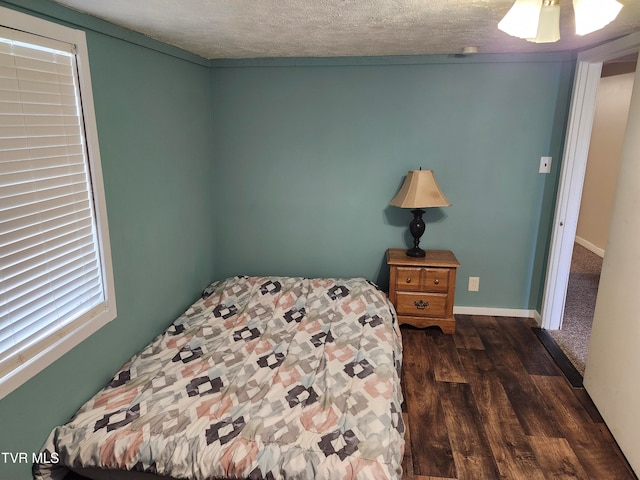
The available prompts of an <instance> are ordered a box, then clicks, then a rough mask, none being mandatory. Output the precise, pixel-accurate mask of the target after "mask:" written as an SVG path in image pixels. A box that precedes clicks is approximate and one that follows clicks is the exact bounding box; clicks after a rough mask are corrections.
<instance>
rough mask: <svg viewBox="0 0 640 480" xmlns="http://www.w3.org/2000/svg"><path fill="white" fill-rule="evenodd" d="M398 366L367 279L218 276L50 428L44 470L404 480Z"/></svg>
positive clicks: (199, 479) (384, 307)
mask: <svg viewBox="0 0 640 480" xmlns="http://www.w3.org/2000/svg"><path fill="white" fill-rule="evenodd" d="M401 363H402V342H401V337H400V331H399V328H398V324H397V321H396V318H395V313H394V310H393V307H392V306H391V304H390V303H389V301H388V300H387V297H386V295H385V294H384V292H381V291H380V290H379V289H378V288H377V287H376V286H375V285H374V284H372V283H370V282H368V281H367V280H365V279H362V278H353V279H328V278H327V279H306V278H289V277H245V276H241V277H234V278H229V279H226V280H222V281H218V282H214V283H213V284H211V285H210V286H209V287H207V289H206V290H205V292H204V293H203V298H201V299H200V300H198V301H197V302H196V303H194V304H193V305H192V306H191V307H190V308H189V309H188V310H187V311H186V312H185V313H184V314H183V315H181V316H180V317H179V318H178V319H177V320H176V321H175V322H173V324H171V325H170V326H169V328H168V329H167V330H166V331H165V332H164V333H163V334H162V335H160V336H158V337H157V338H156V339H155V340H154V341H153V342H152V343H151V344H150V345H148V346H147V347H146V348H145V349H144V350H142V351H141V352H140V353H139V354H137V355H136V356H134V357H133V358H132V359H131V360H130V361H129V362H127V363H126V364H125V365H124V366H123V367H122V368H121V369H120V370H119V371H118V372H117V373H116V375H115V376H114V377H113V380H112V381H111V382H110V383H109V384H108V385H107V386H106V387H105V388H104V389H102V390H101V391H100V392H98V393H97V394H96V395H95V396H94V397H93V398H92V399H91V400H89V401H88V402H87V403H86V404H85V405H84V406H82V407H81V408H80V410H79V411H78V412H77V413H76V415H75V416H74V417H73V418H72V419H71V420H70V421H69V422H68V423H67V424H65V425H62V426H59V427H57V428H55V429H54V430H53V431H52V432H51V434H50V436H49V438H48V439H47V441H46V442H45V444H44V446H43V448H42V450H41V455H40V458H43V459H52V460H57V462H55V463H54V462H50V463H47V462H42V463H36V464H34V466H33V474H34V478H35V479H36V480H59V479H62V478H64V477H65V476H66V475H67V474H68V473H69V472H70V471H73V472H77V473H79V474H81V475H83V476H86V477H88V478H94V479H97V480H103V479H107V478H108V479H120V478H122V479H127V480H128V479H167V478H169V479H178V480H182V479H189V480H204V479H207V480H209V479H235V478H241V479H251V480H293V479H295V480H311V479H315V480H321V479H326V480H337V479H340V480H356V479H358V480H365V479H366V480H383V479H385V480H386V479H400V478H401V474H402V469H401V460H402V454H403V448H404V435H403V434H404V425H403V423H402V414H401V402H402V394H401V389H400V368H401Z"/></svg>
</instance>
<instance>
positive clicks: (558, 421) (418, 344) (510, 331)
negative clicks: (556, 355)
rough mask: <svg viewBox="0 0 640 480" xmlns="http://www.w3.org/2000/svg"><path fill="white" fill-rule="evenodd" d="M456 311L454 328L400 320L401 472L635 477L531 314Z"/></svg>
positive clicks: (418, 477)
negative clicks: (403, 438) (425, 326)
mask: <svg viewBox="0 0 640 480" xmlns="http://www.w3.org/2000/svg"><path fill="white" fill-rule="evenodd" d="M456 319H457V325H456V328H457V331H456V334H455V335H444V334H442V333H440V331H439V330H432V329H425V330H418V329H414V328H412V327H408V326H403V327H402V337H403V344H404V353H403V355H404V359H403V375H402V382H403V388H404V394H405V403H404V406H403V415H404V419H405V424H406V426H407V434H406V439H407V442H406V447H405V456H404V460H403V469H404V476H403V480H427V479H429V480H444V479H459V480H462V479H465V480H466V479H469V480H485V479H486V480H498V479H527V480H529V479H530V480H538V479H547V480H550V479H554V480H556V479H596V480H601V479H602V480H636V476H635V475H634V474H633V472H632V470H631V469H630V467H629V466H628V464H627V462H626V460H625V459H624V457H623V455H622V453H621V452H620V449H619V448H618V446H617V445H616V443H615V441H614V440H613V437H612V436H611V433H610V432H609V430H608V429H607V427H606V425H605V424H604V423H603V421H602V418H601V417H600V415H599V414H598V411H597V410H596V408H595V407H594V406H593V403H592V402H591V399H590V398H589V396H588V395H587V393H586V392H585V390H583V389H574V388H572V387H571V385H570V384H569V383H568V382H567V380H566V378H565V377H564V376H563V375H562V373H561V371H560V370H559V368H558V367H557V365H556V364H555V363H554V361H553V359H552V358H551V356H550V355H549V354H548V353H547V351H546V350H545V348H544V347H543V345H542V344H541V343H540V341H539V340H538V339H537V337H536V336H535V334H534V333H533V331H532V330H531V327H532V326H534V325H535V322H534V321H533V320H527V319H516V318H501V317H487V316H465V315H456Z"/></svg>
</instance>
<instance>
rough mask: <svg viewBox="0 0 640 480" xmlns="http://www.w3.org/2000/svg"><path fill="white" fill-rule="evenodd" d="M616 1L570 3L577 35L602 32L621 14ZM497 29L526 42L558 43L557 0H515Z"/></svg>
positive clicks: (558, 9)
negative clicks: (600, 30) (601, 30)
mask: <svg viewBox="0 0 640 480" xmlns="http://www.w3.org/2000/svg"><path fill="white" fill-rule="evenodd" d="M621 9H622V5H621V4H620V3H619V2H617V1H616V0H573V10H574V12H575V17H576V33H577V34H578V35H586V34H588V33H591V32H595V31H596V30H599V29H601V28H602V27H604V26H605V25H607V24H608V23H610V22H611V21H613V20H614V19H615V18H616V17H617V16H618V13H620V10H621ZM498 28H499V29H500V30H502V31H503V32H505V33H508V34H509V35H511V36H513V37H518V38H524V39H525V40H528V41H529V42H535V43H551V42H557V41H558V40H560V0H516V1H515V3H514V4H513V6H512V7H511V9H510V10H509V11H508V12H507V14H506V15H505V16H504V18H503V19H502V20H501V21H500V23H498Z"/></svg>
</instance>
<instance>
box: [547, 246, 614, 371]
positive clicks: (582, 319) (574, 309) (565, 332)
mask: <svg viewBox="0 0 640 480" xmlns="http://www.w3.org/2000/svg"><path fill="white" fill-rule="evenodd" d="M601 270H602V258H600V257H599V256H598V255H596V254H595V253H592V252H590V251H589V250H587V249H586V248H584V247H582V246H580V245H578V244H574V247H573V257H572V258H571V272H570V274H569V286H568V288H567V300H566V302H565V307H564V317H563V320H562V329H561V330H549V334H550V335H551V336H552V337H553V339H554V340H555V341H556V343H557V344H558V346H559V347H560V348H561V349H562V351H563V352H564V353H565V355H566V356H567V357H568V358H569V360H570V361H571V363H573V365H574V366H575V367H576V369H577V370H578V371H579V372H580V374H581V375H583V376H584V367H585V365H586V363H587V352H588V350H589V338H590V337H591V324H592V322H593V311H594V309H595V306H596V296H597V294H598V284H599V283H600V271H601Z"/></svg>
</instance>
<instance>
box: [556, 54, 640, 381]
mask: <svg viewBox="0 0 640 480" xmlns="http://www.w3.org/2000/svg"><path fill="white" fill-rule="evenodd" d="M637 59H638V53H637V52H636V53H634V54H631V55H626V56H624V57H618V58H615V59H613V60H609V61H606V62H604V63H603V65H602V73H601V76H600V81H599V85H598V90H597V95H596V106H595V113H594V120H593V128H592V131H591V137H590V144H589V153H588V156H587V165H586V171H585V178H584V184H583V189H582V196H581V200H580V210H579V215H578V223H577V228H576V235H575V243H574V245H573V253H572V257H571V263H570V268H569V280H568V286H567V292H566V298H565V306H564V310H563V316H562V322H561V328H560V329H559V330H549V334H550V336H551V337H552V338H553V339H554V340H555V342H556V343H557V344H558V346H559V347H560V349H561V350H562V351H563V352H564V354H565V355H566V356H567V358H568V359H569V360H570V361H571V363H572V364H573V366H574V367H575V368H576V369H577V370H578V372H579V373H580V375H581V376H584V371H585V367H586V362H587V352H588V348H589V339H590V336H591V326H592V322H593V313H594V311H595V304H596V296H597V293H598V284H599V281H600V273H601V271H602V259H603V258H604V254H605V250H606V245H607V239H608V235H609V224H610V223H611V214H612V211H613V203H614V198H615V191H616V185H617V180H618V171H619V167H620V159H621V157H622V147H623V143H624V137H625V130H626V124H627V117H628V114H629V106H630V103H631V92H632V90H633V82H634V73H635V70H636V64H637Z"/></svg>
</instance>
